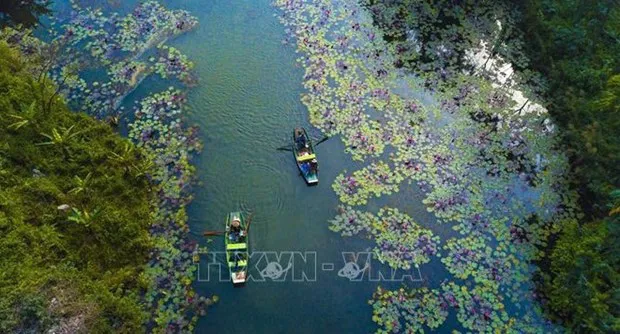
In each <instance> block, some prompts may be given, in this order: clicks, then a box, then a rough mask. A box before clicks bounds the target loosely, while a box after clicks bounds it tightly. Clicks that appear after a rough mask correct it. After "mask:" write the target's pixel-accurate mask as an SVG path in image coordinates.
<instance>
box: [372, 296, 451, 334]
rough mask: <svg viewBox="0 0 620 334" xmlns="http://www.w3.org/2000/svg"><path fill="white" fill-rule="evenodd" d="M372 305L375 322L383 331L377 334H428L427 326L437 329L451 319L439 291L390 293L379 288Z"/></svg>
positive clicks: (380, 330) (378, 331)
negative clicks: (404, 333)
mask: <svg viewBox="0 0 620 334" xmlns="http://www.w3.org/2000/svg"><path fill="white" fill-rule="evenodd" d="M368 303H369V304H370V305H372V308H373V316H372V320H373V321H374V322H376V323H377V325H379V326H380V327H381V328H380V329H379V330H377V333H403V332H406V333H424V328H425V326H426V327H428V328H429V329H436V328H438V327H439V326H441V324H443V322H444V321H445V320H446V318H447V317H448V304H447V303H446V302H445V301H444V300H443V298H442V296H441V294H440V293H439V291H437V290H429V289H427V288H419V289H413V290H411V291H408V290H406V289H405V288H400V289H398V290H395V291H390V290H384V289H382V288H381V287H377V291H375V293H374V294H373V296H372V300H370V301H369V302H368ZM403 323H404V326H403ZM403 327H404V328H403Z"/></svg>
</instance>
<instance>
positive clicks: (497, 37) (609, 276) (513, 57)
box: [364, 0, 620, 332]
mask: <svg viewBox="0 0 620 334" xmlns="http://www.w3.org/2000/svg"><path fill="white" fill-rule="evenodd" d="M364 2H365V4H366V6H367V7H368V8H369V9H370V10H371V13H372V15H373V19H374V22H375V24H376V25H377V26H379V27H380V28H381V29H382V30H383V31H384V32H385V35H384V38H385V39H386V41H388V42H389V43H391V44H392V45H393V46H394V48H395V50H396V53H397V54H398V55H399V57H398V59H397V60H396V62H397V63H396V65H397V66H399V67H404V68H407V69H409V70H411V71H413V72H415V73H422V75H423V76H424V77H425V78H426V79H427V84H428V87H429V88H431V89H434V88H438V87H440V88H439V89H441V87H442V86H445V85H449V84H450V81H449V80H448V79H447V78H449V77H450V76H453V75H455V74H456V73H458V72H459V71H466V72H469V73H475V72H478V73H480V74H479V75H482V76H485V75H486V74H487V73H485V71H486V70H487V67H486V65H487V63H488V62H489V58H491V57H492V56H499V57H503V59H504V60H505V61H506V62H508V63H510V64H511V65H512V66H513V68H515V75H514V80H515V81H517V82H518V84H519V85H520V86H521V87H522V89H525V90H526V91H527V92H528V94H529V96H528V97H529V98H530V99H532V100H535V101H537V102H539V103H541V104H543V106H544V107H545V108H546V109H547V110H548V112H549V114H550V115H551V117H552V119H553V121H554V123H555V124H557V125H558V126H559V131H560V136H561V138H562V144H563V145H564V148H563V150H564V151H565V152H567V154H568V157H569V159H570V162H571V170H570V173H571V178H570V179H571V181H572V188H573V189H574V190H575V191H577V192H578V193H579V196H580V197H579V198H580V204H581V208H582V211H583V213H584V216H583V218H582V221H581V223H580V224H578V225H575V224H566V226H565V227H564V230H563V231H561V232H560V233H559V234H558V235H555V236H554V237H552V240H551V241H552V243H551V245H550V246H549V247H548V248H546V249H545V254H546V255H545V258H544V260H543V261H541V262H540V265H541V269H542V270H541V272H542V275H541V276H542V277H543V279H541V280H540V290H541V292H542V294H543V295H544V296H545V298H546V300H547V301H548V303H547V307H546V309H547V311H549V315H550V316H551V317H552V318H554V319H555V320H558V321H560V322H562V323H564V324H565V325H566V326H567V327H568V328H570V329H572V330H574V331H576V332H613V331H618V330H620V320H619V316H620V281H619V280H620V272H619V269H620V262H619V259H618V257H617V256H615V255H614V254H618V252H620V248H619V247H620V231H619V229H618V223H619V218H618V217H619V214H620V212H619V207H618V205H619V200H618V198H619V195H620V194H619V191H618V190H617V189H618V188H620V137H619V136H618V134H619V133H620V117H619V115H618V112H619V111H620V57H618V55H620V25H619V23H620V5H619V4H618V2H617V1H614V0H606V1H557V0H528V1H517V2H511V1H505V2H501V1H498V2H482V3H481V2H478V1H448V0H437V1H431V2H424V1H416V0H409V1H380V0H379V1H374V0H369V1H364ZM496 21H499V22H501V23H502V24H499V25H498V24H496ZM502 26H503V27H504V28H502ZM412 30H413V31H414V32H415V33H413V34H412ZM481 40H482V41H486V42H487V45H490V47H488V49H489V53H490V56H489V58H487V60H486V62H484V65H485V66H484V69H481V68H476V65H475V64H472V63H471V62H468V61H467V54H466V51H467V50H471V49H476V48H478V47H479V43H480V41H481ZM412 41H413V42H414V43H412ZM412 44H413V45H412ZM437 45H440V49H441V50H442V52H437V49H438V48H437ZM445 54H447V55H448V56H445ZM420 55H421V56H420ZM528 102H529V100H528ZM526 104H527V102H526ZM554 241H555V242H554Z"/></svg>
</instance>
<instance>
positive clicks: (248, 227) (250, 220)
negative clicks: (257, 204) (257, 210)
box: [245, 212, 254, 235]
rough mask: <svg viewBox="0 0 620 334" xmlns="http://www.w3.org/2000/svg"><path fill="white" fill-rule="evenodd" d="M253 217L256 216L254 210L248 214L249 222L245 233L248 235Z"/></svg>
mask: <svg viewBox="0 0 620 334" xmlns="http://www.w3.org/2000/svg"><path fill="white" fill-rule="evenodd" d="M252 217H254V212H251V213H250V214H249V215H248V219H247V220H248V224H247V225H246V226H245V235H248V231H249V230H250V224H251V223H252Z"/></svg>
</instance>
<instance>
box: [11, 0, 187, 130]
mask: <svg viewBox="0 0 620 334" xmlns="http://www.w3.org/2000/svg"><path fill="white" fill-rule="evenodd" d="M51 19H52V22H51V23H50V28H49V29H48V31H47V35H48V36H46V39H47V40H49V42H48V43H43V42H39V43H38V45H35V44H33V43H32V38H33V37H32V36H31V33H30V32H26V33H21V35H22V36H21V38H18V37H20V33H11V36H10V37H9V38H10V40H11V41H10V42H12V43H13V44H15V45H18V46H19V47H20V48H21V49H22V52H24V53H25V54H32V53H33V52H36V53H37V56H38V57H43V58H44V59H46V62H44V64H46V65H47V68H45V69H44V72H49V73H50V76H51V78H52V79H53V80H54V81H55V82H56V83H57V84H58V85H59V86H60V89H61V91H62V93H63V95H65V96H66V97H67V98H68V100H69V101H68V102H69V103H70V104H71V105H72V106H73V107H74V108H76V109H80V110H82V111H85V112H87V113H89V114H91V115H93V116H96V117H98V118H107V117H115V116H117V115H118V114H120V113H121V112H122V111H123V107H122V106H121V104H122V102H123V100H124V98H125V97H126V96H127V95H128V94H129V93H131V92H132V91H133V90H134V89H135V88H136V87H137V86H138V85H139V84H140V83H141V82H142V80H144V79H145V78H146V77H147V76H149V75H150V74H152V73H154V72H157V73H159V74H161V75H162V76H164V77H168V76H176V77H178V78H179V80H180V81H181V82H183V83H186V84H188V85H189V84H194V83H195V82H196V79H195V76H194V75H193V72H191V68H192V65H191V62H190V61H188V60H187V57H185V56H184V55H182V54H181V53H180V52H179V51H178V50H176V49H174V50H173V51H170V50H169V51H167V53H166V54H167V55H168V56H169V57H166V56H165V55H164V57H163V58H162V59H167V58H170V61H172V63H169V62H168V65H170V66H163V67H162V64H160V62H157V61H152V62H149V61H148V60H149V59H147V56H146V55H147V54H149V53H151V52H153V51H151V50H152V49H155V48H156V47H158V48H159V49H160V50H167V47H166V46H165V45H164V43H165V42H166V41H167V40H169V39H170V38H172V37H174V36H177V35H179V34H182V33H184V32H186V31H188V30H191V29H193V28H194V27H195V26H196V25H197V24H198V21H197V19H196V18H195V17H193V16H191V15H190V14H189V12H187V11H183V10H168V9H166V8H165V7H163V6H162V5H161V4H159V3H158V2H157V1H145V2H142V3H140V4H138V5H137V6H136V8H135V9H134V10H133V11H132V12H131V13H129V14H127V15H126V16H120V15H118V14H116V13H105V14H104V12H103V11H102V10H101V9H99V8H82V7H80V6H79V5H78V4H77V3H76V2H71V9H70V10H69V11H68V12H66V13H63V12H59V13H58V14H57V15H55V16H54V17H52V18H51ZM3 35H6V32H5V33H3ZM5 38H6V37H5ZM35 46H36V47H35ZM151 58H153V57H151ZM173 59H175V60H173ZM162 61H164V60H162ZM177 61H178V64H177V63H176V62H177ZM102 69H103V70H104V72H105V74H102V73H101V74H93V73H99V72H102V71H101V70H102Z"/></svg>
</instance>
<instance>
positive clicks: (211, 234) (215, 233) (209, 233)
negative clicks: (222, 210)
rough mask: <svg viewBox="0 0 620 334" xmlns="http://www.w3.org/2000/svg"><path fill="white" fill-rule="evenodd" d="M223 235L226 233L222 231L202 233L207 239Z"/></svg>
mask: <svg viewBox="0 0 620 334" xmlns="http://www.w3.org/2000/svg"><path fill="white" fill-rule="evenodd" d="M224 233H226V232H223V231H204V233H203V235H204V236H205V237H209V236H214V235H222V234H224Z"/></svg>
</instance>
